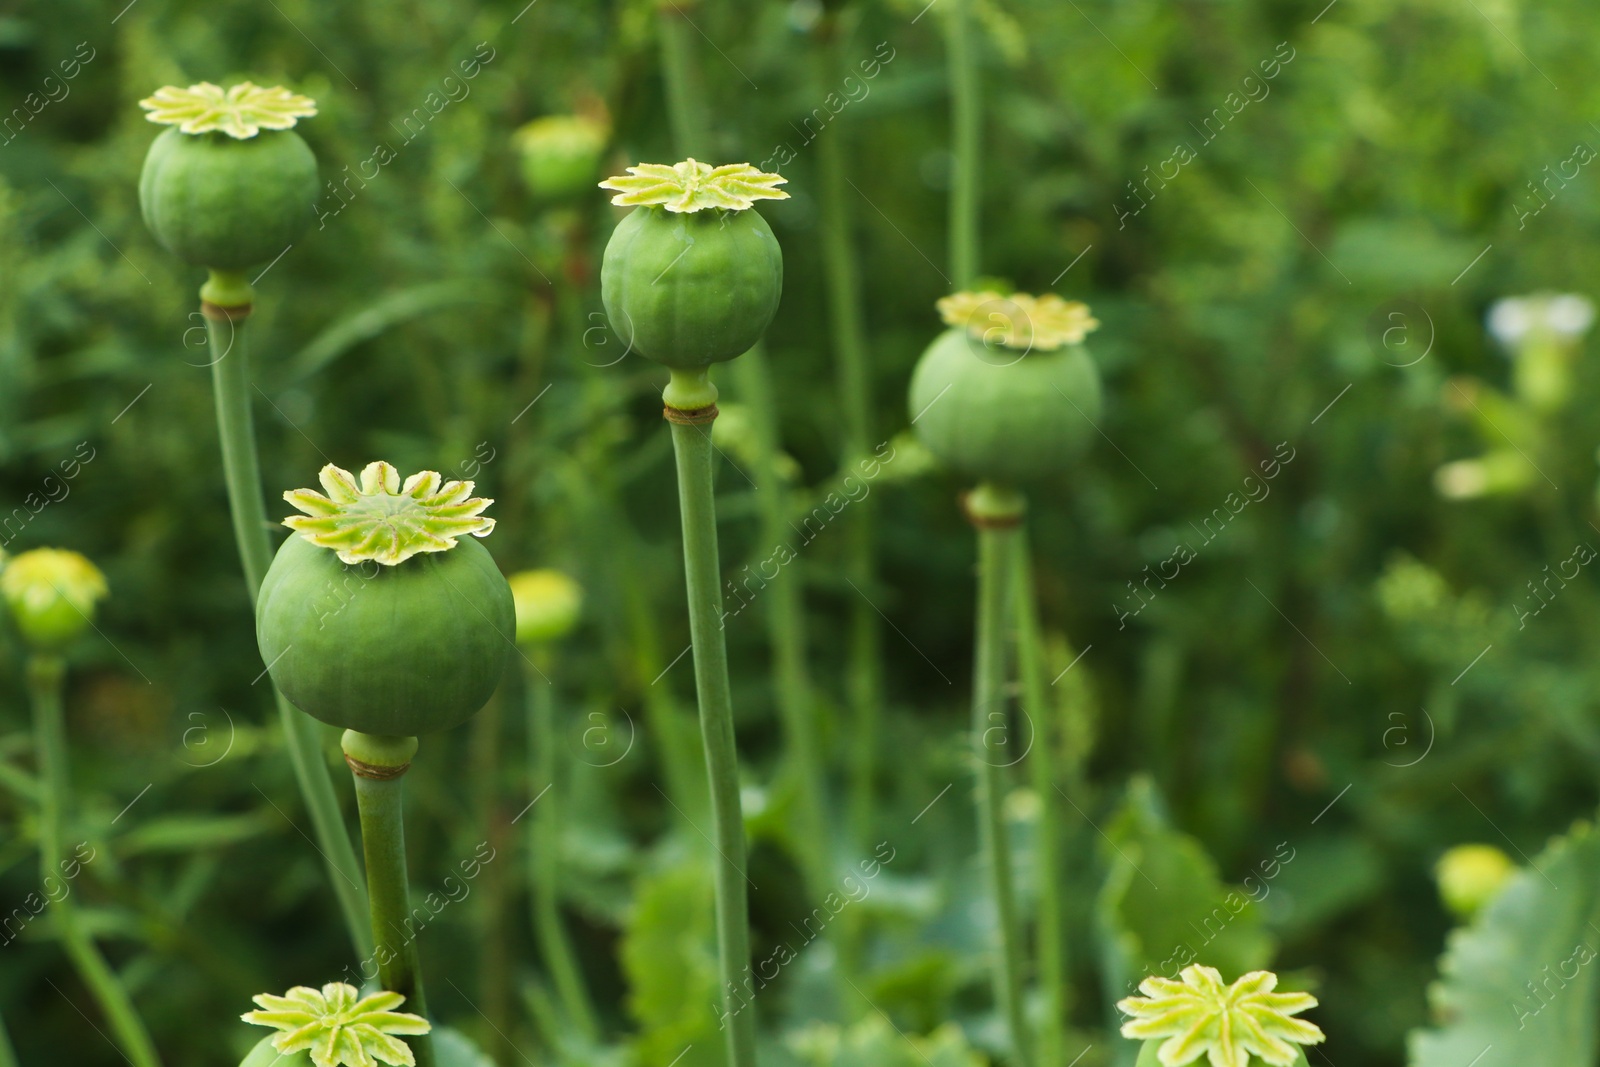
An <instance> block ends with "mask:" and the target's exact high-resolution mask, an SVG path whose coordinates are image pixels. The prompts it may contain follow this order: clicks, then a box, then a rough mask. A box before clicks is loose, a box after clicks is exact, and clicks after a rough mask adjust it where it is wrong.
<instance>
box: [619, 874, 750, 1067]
mask: <svg viewBox="0 0 1600 1067" xmlns="http://www.w3.org/2000/svg"><path fill="white" fill-rule="evenodd" d="M712 899H713V898H712V888H711V867H710V860H709V859H708V858H707V857H705V856H703V855H701V854H700V853H699V852H698V851H694V852H692V853H690V854H689V855H688V856H687V857H685V858H683V859H679V860H677V861H675V862H673V863H672V864H671V865H670V866H666V867H663V868H660V869H656V870H651V871H648V872H646V873H644V874H641V875H640V877H639V881H638V883H637V885H636V889H635V894H634V904H633V913H632V914H631V915H630V916H629V919H628V925H627V928H626V930H625V931H624V933H623V937H622V969H623V972H624V973H625V974H626V975H627V978H628V987H629V993H628V1011H629V1013H630V1014H632V1016H633V1018H634V1020H635V1021H636V1022H637V1023H638V1024H639V1037H638V1054H639V1056H638V1058H639V1062H641V1063H663V1064H664V1063H672V1062H673V1061H674V1060H675V1059H676V1058H677V1057H678V1056H679V1055H680V1054H681V1055H682V1059H681V1060H678V1061H677V1064H678V1067H719V1065H720V1064H722V1062H723V1059H724V1057H723V1051H722V1049H723V1034H722V1032H721V1031H720V1030H719V1029H718V1028H717V1009H718V1005H719V1003H720V997H719V996H718V989H717V954H716V940H715V935H714V932H713V929H714V919H715V916H714V912H713V905H712ZM744 1010H746V1011H754V1010H756V1009H755V1006H754V1005H753V1004H752V1005H749V1006H747V1007H746V1008H745V1009H744Z"/></svg>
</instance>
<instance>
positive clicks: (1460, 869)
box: [1433, 845, 1517, 919]
mask: <svg viewBox="0 0 1600 1067" xmlns="http://www.w3.org/2000/svg"><path fill="white" fill-rule="evenodd" d="M1516 871H1517V865H1516V864H1514V863H1512V862H1511V857H1510V856H1507V855H1506V854H1505V853H1504V852H1501V851H1500V850H1499V849H1497V848H1495V847H1494V846H1493V845H1457V846H1456V847H1455V848H1452V849H1451V850H1450V851H1448V852H1446V853H1445V854H1444V855H1443V856H1441V857H1439V863H1438V865H1437V866H1435V867H1434V869H1433V873H1434V877H1435V878H1437V879H1438V881H1439V896H1440V897H1442V898H1443V899H1444V903H1445V907H1447V908H1449V909H1450V910H1451V911H1452V912H1454V913H1455V914H1456V916H1457V917H1458V918H1461V919H1470V918H1472V917H1473V916H1474V915H1476V914H1477V913H1478V911H1479V910H1481V909H1482V908H1483V907H1484V906H1485V905H1487V904H1488V903H1489V902H1490V901H1491V900H1493V899H1494V898H1495V895H1496V894H1498V893H1499V892H1500V889H1501V887H1502V886H1504V885H1505V884H1506V881H1507V880H1508V879H1509V878H1510V877H1511V876H1512V875H1513V874H1515V873H1516Z"/></svg>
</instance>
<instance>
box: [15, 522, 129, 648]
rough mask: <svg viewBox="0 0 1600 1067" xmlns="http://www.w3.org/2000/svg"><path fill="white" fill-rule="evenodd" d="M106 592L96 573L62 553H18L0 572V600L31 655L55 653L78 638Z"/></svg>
mask: <svg viewBox="0 0 1600 1067" xmlns="http://www.w3.org/2000/svg"><path fill="white" fill-rule="evenodd" d="M109 591H110V590H108V589H107V588H106V578H105V575H103V574H101V573H100V569H99V568H98V567H96V566H95V565H94V564H93V563H90V562H89V561H88V560H87V559H85V558H84V557H83V556H81V555H79V554H78V553H76V552H69V551H67V550H66V549H63V548H35V549H33V550H32V551H29V552H24V553H22V554H21V555H20V556H17V557H16V558H15V559H13V560H11V562H10V563H8V564H6V568H5V570H4V571H0V596H3V597H4V598H5V602H6V606H7V607H9V608H10V609H11V617H12V618H13V619H15V620H16V622H17V629H18V630H20V631H22V638H23V640H24V641H26V642H27V643H28V644H29V646H31V647H32V648H33V650H34V651H36V652H56V651H59V650H60V649H62V648H64V647H65V646H66V645H67V644H68V643H69V642H71V641H72V639H73V638H75V637H77V636H78V635H79V634H81V633H82V632H83V631H84V630H85V629H86V628H87V627H88V626H89V625H90V624H91V620H92V619H93V618H94V606H95V603H96V602H97V601H98V600H99V599H100V598H101V597H103V596H105V595H106V594H107V593H108V592H109Z"/></svg>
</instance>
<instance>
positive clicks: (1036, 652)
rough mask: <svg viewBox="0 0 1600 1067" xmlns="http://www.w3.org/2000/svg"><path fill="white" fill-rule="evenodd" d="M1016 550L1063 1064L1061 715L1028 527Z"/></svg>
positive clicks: (1042, 1054)
mask: <svg viewBox="0 0 1600 1067" xmlns="http://www.w3.org/2000/svg"><path fill="white" fill-rule="evenodd" d="M1016 539H1017V544H1016V549H1015V551H1014V552H1013V553H1012V560H1011V566H1012V573H1013V576H1014V577H1013V582H1012V596H1013V597H1014V598H1015V602H1014V604H1013V607H1014V610H1015V611H1016V620H1017V673H1018V674H1019V675H1020V676H1021V679H1022V700H1023V707H1022V710H1023V714H1024V717H1025V718H1026V719H1027V720H1028V721H1029V722H1031V723H1032V724H1033V731H1032V746H1031V748H1030V749H1029V753H1028V755H1029V764H1030V765H1031V769H1032V771H1033V791H1034V793H1035V794H1036V795H1037V796H1038V798H1039V823H1038V829H1037V831H1036V833H1035V844H1034V856H1035V862H1034V869H1035V871H1036V872H1037V873H1036V883H1037V888H1038V891H1039V925H1038V930H1037V931H1036V946H1035V953H1036V954H1037V956H1038V961H1039V984H1040V986H1041V987H1043V990H1044V1018H1043V1019H1042V1020H1041V1025H1040V1027H1039V1049H1038V1059H1039V1062H1040V1063H1060V1062H1061V1054H1062V1050H1063V1049H1064V1048H1065V1047H1066V1035H1065V1032H1064V1029H1063V1028H1064V1027H1065V1025H1066V1018H1067V1008H1068V1004H1067V977H1066V942H1065V941H1064V937H1065V931H1064V923H1065V919H1064V914H1065V912H1064V909H1063V907H1062V903H1061V882H1060V873H1061V871H1060V858H1059V853H1058V851H1057V849H1058V846H1059V844H1060V840H1061V818H1060V809H1059V806H1058V805H1057V803H1056V796H1057V794H1056V789H1057V783H1056V764H1055V755H1056V751H1055V745H1056V731H1055V730H1054V729H1053V724H1054V723H1055V719H1056V717H1055V715H1054V714H1053V713H1052V710H1051V708H1050V704H1049V699H1048V696H1047V694H1046V690H1047V689H1048V686H1047V685H1046V684H1045V679H1044V675H1045V668H1044V651H1043V647H1042V638H1041V635H1040V632H1039V605H1038V598H1037V596H1036V595H1035V590H1034V586H1033V562H1032V559H1031V558H1030V557H1029V554H1028V533H1027V528H1026V527H1023V526H1019V527H1018V528H1017V535H1016Z"/></svg>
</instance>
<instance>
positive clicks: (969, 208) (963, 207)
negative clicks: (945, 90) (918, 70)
mask: <svg viewBox="0 0 1600 1067" xmlns="http://www.w3.org/2000/svg"><path fill="white" fill-rule="evenodd" d="M949 4H950V7H949V10H947V11H946V12H945V41H946V45H945V47H946V65H947V68H948V71H949V78H950V122H951V151H952V152H953V153H954V155H955V173H954V174H953V175H952V179H951V185H950V283H951V285H952V286H953V287H954V288H956V289H965V288H966V287H967V286H969V285H971V284H972V280H973V279H974V278H976V277H977V276H978V259H979V256H978V200H979V196H980V188H981V180H982V173H981V169H980V167H981V163H982V160H981V158H980V155H979V153H980V151H981V140H980V135H981V132H982V131H981V124H982V121H983V106H982V101H981V95H980V90H981V83H980V81H979V77H978V60H977V56H976V55H975V52H974V50H975V47H976V45H975V42H974V41H973V33H972V12H971V0H949Z"/></svg>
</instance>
